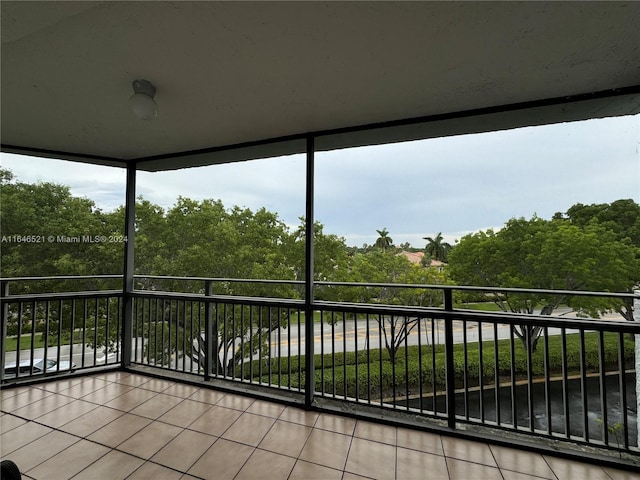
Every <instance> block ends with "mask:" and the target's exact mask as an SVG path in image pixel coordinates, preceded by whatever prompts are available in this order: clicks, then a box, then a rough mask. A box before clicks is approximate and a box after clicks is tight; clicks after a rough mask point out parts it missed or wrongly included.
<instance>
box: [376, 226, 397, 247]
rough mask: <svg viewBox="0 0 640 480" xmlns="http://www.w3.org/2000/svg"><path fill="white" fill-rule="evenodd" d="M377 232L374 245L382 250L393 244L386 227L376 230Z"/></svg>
mask: <svg viewBox="0 0 640 480" xmlns="http://www.w3.org/2000/svg"><path fill="white" fill-rule="evenodd" d="M376 232H378V235H380V236H379V237H378V239H377V240H376V247H378V248H381V249H382V251H383V252H384V251H385V250H386V249H387V248H388V247H390V246H391V245H392V244H393V239H392V238H391V237H390V236H389V232H388V231H387V229H386V228H383V229H382V230H376Z"/></svg>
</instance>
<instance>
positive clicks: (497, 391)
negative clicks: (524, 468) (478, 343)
mask: <svg viewBox="0 0 640 480" xmlns="http://www.w3.org/2000/svg"><path fill="white" fill-rule="evenodd" d="M493 363H494V366H493V373H494V377H493V378H494V380H493V382H494V388H493V392H494V402H495V411H496V418H495V421H496V425H498V426H499V425H500V424H501V423H502V422H501V417H500V356H499V352H498V324H497V323H496V322H494V323H493Z"/></svg>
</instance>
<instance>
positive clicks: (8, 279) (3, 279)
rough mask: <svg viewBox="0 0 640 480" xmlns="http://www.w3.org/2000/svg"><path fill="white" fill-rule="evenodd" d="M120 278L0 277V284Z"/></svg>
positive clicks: (78, 276) (75, 276) (64, 276)
mask: <svg viewBox="0 0 640 480" xmlns="http://www.w3.org/2000/svg"><path fill="white" fill-rule="evenodd" d="M114 278H122V275H116V274H113V275H50V276H45V277H0V282H29V281H32V282H33V281H45V280H46V281H52V280H56V281H59V280H106V279H114Z"/></svg>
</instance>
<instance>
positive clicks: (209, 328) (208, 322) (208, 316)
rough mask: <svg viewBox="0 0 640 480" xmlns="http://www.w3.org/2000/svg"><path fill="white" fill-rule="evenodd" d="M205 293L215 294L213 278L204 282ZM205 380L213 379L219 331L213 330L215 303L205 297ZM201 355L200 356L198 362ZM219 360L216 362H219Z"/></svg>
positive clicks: (208, 294) (209, 295)
mask: <svg viewBox="0 0 640 480" xmlns="http://www.w3.org/2000/svg"><path fill="white" fill-rule="evenodd" d="M204 295H205V297H211V296H212V295H213V282H212V281H211V280H205V282H204ZM204 321H205V323H204V380H205V382H208V381H209V380H211V372H213V345H212V344H213V341H212V339H213V335H217V332H214V331H213V305H212V303H211V301H210V300H208V299H207V298H205V302H204ZM201 335H202V333H201V332H198V355H200V349H201V348H202V342H200V336H201ZM199 362H200V357H199V356H198V363H199ZM217 363H218V362H216V364H217Z"/></svg>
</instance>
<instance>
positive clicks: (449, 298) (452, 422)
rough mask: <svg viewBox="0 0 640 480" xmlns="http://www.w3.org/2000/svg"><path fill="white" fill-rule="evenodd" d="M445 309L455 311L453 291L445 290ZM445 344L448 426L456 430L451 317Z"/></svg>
mask: <svg viewBox="0 0 640 480" xmlns="http://www.w3.org/2000/svg"><path fill="white" fill-rule="evenodd" d="M444 309H445V311H446V312H452V311H453V291H452V290H451V289H448V288H447V289H445V290H444ZM444 342H445V347H444V348H445V357H446V366H445V378H446V382H447V424H448V426H449V428H456V379H455V364H454V359H453V320H452V318H451V316H450V314H449V315H447V317H446V318H445V320H444Z"/></svg>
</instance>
